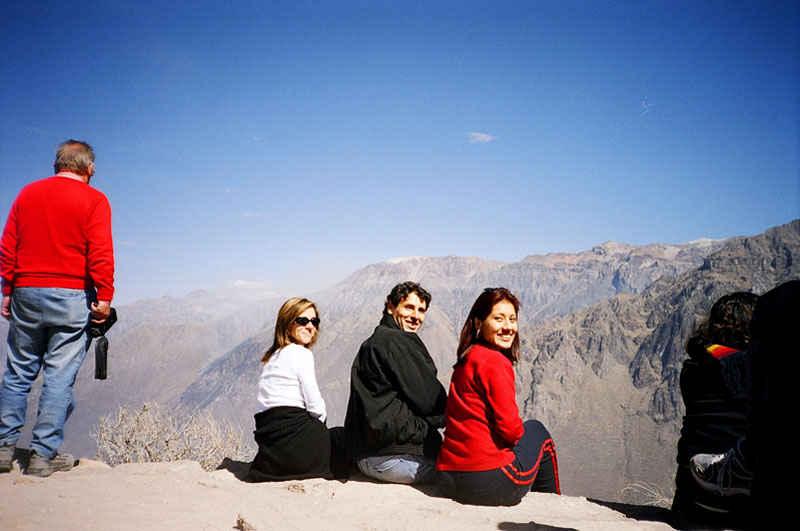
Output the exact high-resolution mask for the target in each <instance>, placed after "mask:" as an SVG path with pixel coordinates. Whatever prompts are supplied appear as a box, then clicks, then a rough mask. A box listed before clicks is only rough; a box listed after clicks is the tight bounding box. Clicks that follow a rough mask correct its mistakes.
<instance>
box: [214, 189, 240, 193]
mask: <svg viewBox="0 0 800 531" xmlns="http://www.w3.org/2000/svg"><path fill="white" fill-rule="evenodd" d="M217 192H222V193H223V194H238V193H239V190H237V189H236V188H217Z"/></svg>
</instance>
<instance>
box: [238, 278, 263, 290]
mask: <svg viewBox="0 0 800 531" xmlns="http://www.w3.org/2000/svg"><path fill="white" fill-rule="evenodd" d="M233 287H234V288H241V289H269V288H270V285H269V282H261V281H259V280H234V281H233Z"/></svg>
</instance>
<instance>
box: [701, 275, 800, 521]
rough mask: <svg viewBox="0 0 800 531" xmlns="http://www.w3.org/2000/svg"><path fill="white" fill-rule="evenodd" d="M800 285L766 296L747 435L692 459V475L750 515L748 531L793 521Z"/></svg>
mask: <svg viewBox="0 0 800 531" xmlns="http://www.w3.org/2000/svg"><path fill="white" fill-rule="evenodd" d="M798 323H800V280H792V281H790V282H786V283H785V284H781V285H780V286H778V287H776V288H775V289H773V290H771V291H768V292H767V293H765V294H764V295H762V296H761V298H760V299H759V300H758V303H757V304H756V307H755V309H754V310H753V319H752V321H751V323H750V332H751V334H752V338H751V341H750V345H749V347H748V350H747V352H748V354H747V355H748V361H749V363H748V396H747V429H746V433H745V435H744V437H742V438H741V439H739V440H738V441H737V442H736V444H734V445H731V447H730V448H726V449H723V450H722V452H724V453H718V454H698V455H695V456H694V457H692V459H691V462H690V469H691V472H692V476H693V477H694V479H695V480H696V481H697V483H698V485H700V486H701V487H702V488H703V489H705V490H707V491H708V492H709V493H711V494H712V495H713V496H715V497H716V499H717V500H725V501H726V503H734V504H737V505H738V506H740V507H745V508H747V509H748V517H747V527H748V529H783V528H785V527H788V526H791V524H790V522H792V521H793V519H794V516H795V514H794V513H795V511H794V509H795V505H794V503H795V500H794V496H795V494H794V490H793V489H792V488H791V487H790V485H791V480H792V478H794V477H796V469H797V465H796V464H794V463H795V461H794V452H795V446H796V443H795V437H794V436H793V435H792V434H791V431H790V428H789V426H791V425H792V424H793V421H792V419H794V418H796V417H795V415H796V411H797V393H795V391H794V386H795V385H797V374H798V370H800V368H799V367H798V344H800V333H798V332H799V331H800V327H798V326H797V325H798Z"/></svg>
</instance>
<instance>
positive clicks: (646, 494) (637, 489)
mask: <svg viewBox="0 0 800 531" xmlns="http://www.w3.org/2000/svg"><path fill="white" fill-rule="evenodd" d="M622 494H624V495H627V496H628V497H629V498H632V501H633V502H634V503H640V504H642V505H649V506H651V507H662V508H664V509H669V508H670V507H672V499H673V498H674V497H675V487H674V486H672V485H670V486H669V487H668V488H663V487H661V486H659V485H655V484H653V483H646V482H644V481H635V482H633V483H628V484H627V485H626V486H625V488H624V489H622Z"/></svg>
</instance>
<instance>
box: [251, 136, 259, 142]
mask: <svg viewBox="0 0 800 531" xmlns="http://www.w3.org/2000/svg"><path fill="white" fill-rule="evenodd" d="M250 140H252V141H253V142H261V137H260V136H251V137H250Z"/></svg>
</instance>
